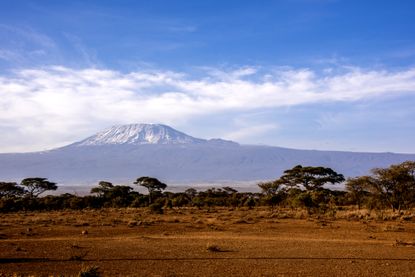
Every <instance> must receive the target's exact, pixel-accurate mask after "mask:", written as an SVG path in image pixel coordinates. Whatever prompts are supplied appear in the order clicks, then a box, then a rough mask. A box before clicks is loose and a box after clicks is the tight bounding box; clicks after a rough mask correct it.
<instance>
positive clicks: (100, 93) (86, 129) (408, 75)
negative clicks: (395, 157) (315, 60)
mask: <svg viewBox="0 0 415 277" xmlns="http://www.w3.org/2000/svg"><path fill="white" fill-rule="evenodd" d="M263 71H264V70H259V68H256V67H242V68H239V69H236V70H231V71H226V70H225V71H224V70H216V71H215V70H208V71H207V72H208V73H206V75H205V76H204V77H202V78H196V77H193V76H189V75H186V74H183V73H180V72H172V71H136V72H130V73H121V72H117V71H112V70H104V69H96V68H89V69H83V70H75V69H71V68H67V67H61V66H55V67H48V68H42V69H26V70H20V71H16V72H15V73H14V74H12V75H7V76H0V108H1V111H2V112H1V113H0V130H7V132H8V134H7V136H5V137H7V138H4V137H3V138H2V139H0V152H4V151H28V150H36V149H44V148H47V147H53V146H57V145H62V144H65V143H68V142H71V141H73V140H75V139H79V138H82V136H84V135H89V134H91V133H92V132H93V131H96V130H97V129H98V128H103V127H107V126H109V125H112V124H122V123H131V122H163V123H166V124H172V123H176V125H177V122H185V121H186V120H189V119H192V118H194V117H204V116H206V117H209V115H212V114H213V113H223V112H229V111H232V112H236V113H238V112H242V113H243V112H244V111H253V110H256V109H265V108H281V107H289V106H293V105H305V104H315V103H319V102H326V103H327V102H338V101H357V100H360V99H364V98H377V97H380V96H389V95H401V94H415V68H412V69H408V70H402V71H395V72H391V71H386V70H384V71H376V70H364V69H361V68H349V69H347V71H346V72H343V73H333V72H336V71H330V72H325V73H317V72H314V71H312V70H310V69H289V68H282V69H280V70H278V71H268V72H263ZM212 72H213V73H212ZM259 125H260V126H259V127H261V124H259ZM264 126H265V127H264ZM262 127H264V128H265V129H264V128H262ZM262 127H261V128H262V129H261V128H260V131H261V130H265V131H267V130H268V129H267V128H268V127H269V126H268V127H267V125H264V124H262ZM249 131H252V130H248V129H247V132H249ZM244 134H246V132H245V131H244V129H242V130H240V131H237V132H236V133H234V134H233V135H232V134H231V136H230V137H233V138H237V137H241V136H244Z"/></svg>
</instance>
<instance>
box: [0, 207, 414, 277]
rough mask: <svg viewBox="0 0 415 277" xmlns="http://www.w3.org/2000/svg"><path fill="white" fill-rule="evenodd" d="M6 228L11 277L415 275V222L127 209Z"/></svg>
mask: <svg viewBox="0 0 415 277" xmlns="http://www.w3.org/2000/svg"><path fill="white" fill-rule="evenodd" d="M0 219H1V227H0V228H1V229H0V250H1V251H0V272H1V273H2V274H3V276H4V275H6V276H8V275H12V274H13V273H18V274H34V275H36V276H41V275H55V276H58V275H59V274H63V275H65V276H70V275H76V274H77V273H78V272H79V271H80V269H81V268H82V267H86V266H88V265H96V266H99V270H100V272H101V273H103V275H104V276H113V275H119V276H127V275H132V276H414V275H415V246H414V245H413V244H412V243H413V242H414V240H415V224H414V223H413V222H411V221H409V222H407V221H403V222H400V221H388V222H383V221H382V222H377V221H375V220H360V221H359V220H356V221H347V220H335V221H331V220H319V219H315V218H314V219H282V218H279V215H278V213H272V212H270V211H268V210H265V209H264V210H251V211H249V210H236V211H229V210H220V211H217V212H206V211H197V210H180V211H169V212H167V214H165V215H151V214H148V213H147V211H145V210H122V209H121V210H104V211H85V212H51V213H29V214H3V215H1V218H0ZM83 230H86V231H87V232H88V234H84V235H82V234H81V233H82V231H83ZM209 246H210V248H211V250H208V248H209ZM0 276H1V275H0Z"/></svg>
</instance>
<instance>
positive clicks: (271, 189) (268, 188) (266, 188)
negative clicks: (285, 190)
mask: <svg viewBox="0 0 415 277" xmlns="http://www.w3.org/2000/svg"><path fill="white" fill-rule="evenodd" d="M258 187H259V188H260V189H261V191H262V193H263V194H265V195H275V194H276V193H277V192H278V191H279V190H281V187H282V183H281V182H278V181H270V182H261V183H259V184H258Z"/></svg>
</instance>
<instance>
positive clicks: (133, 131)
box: [75, 124, 206, 146]
mask: <svg viewBox="0 0 415 277" xmlns="http://www.w3.org/2000/svg"><path fill="white" fill-rule="evenodd" d="M203 142H206V140H203V139H198V138H194V137H191V136H189V135H186V134H184V133H182V132H179V131H177V130H175V129H173V128H171V127H169V126H166V125H162V124H129V125H116V126H113V127H111V128H109V129H106V130H104V131H101V132H99V133H97V134H95V135H93V136H91V137H89V138H87V139H85V140H83V141H80V142H78V143H75V145H76V146H93V145H116V144H133V145H140V144H194V143H203Z"/></svg>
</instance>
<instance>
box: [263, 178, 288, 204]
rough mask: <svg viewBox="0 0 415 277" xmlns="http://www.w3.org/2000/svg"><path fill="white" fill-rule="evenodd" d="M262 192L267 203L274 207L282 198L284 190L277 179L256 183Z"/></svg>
mask: <svg viewBox="0 0 415 277" xmlns="http://www.w3.org/2000/svg"><path fill="white" fill-rule="evenodd" d="M258 187H259V188H260V189H261V191H262V194H264V200H265V202H266V203H267V204H269V205H271V207H272V208H274V206H275V205H278V204H279V203H280V202H281V201H282V200H283V198H284V197H283V194H284V191H283V190H282V184H281V183H280V182H278V181H269V182H262V183H259V184H258Z"/></svg>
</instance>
